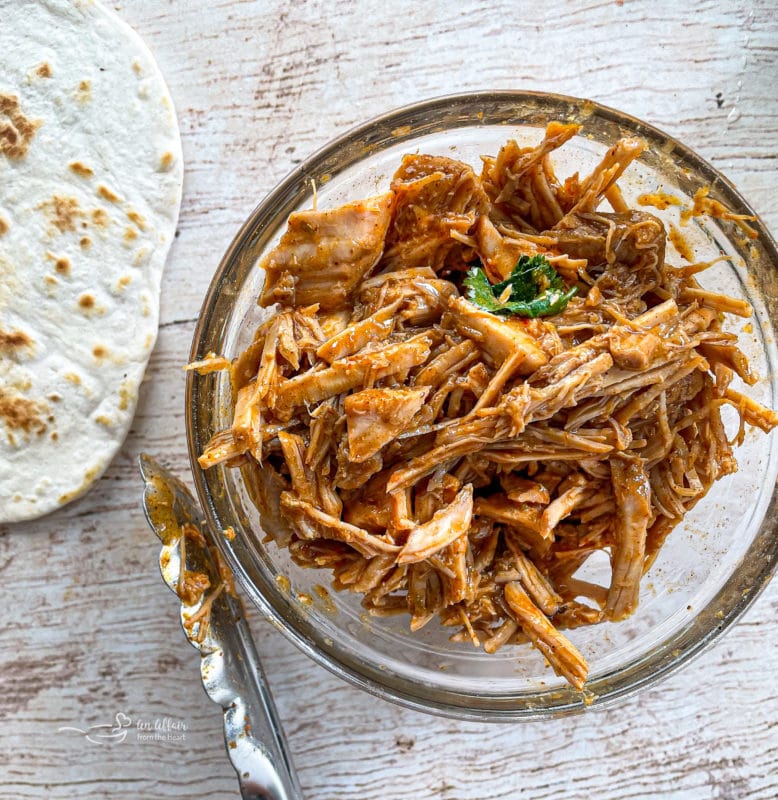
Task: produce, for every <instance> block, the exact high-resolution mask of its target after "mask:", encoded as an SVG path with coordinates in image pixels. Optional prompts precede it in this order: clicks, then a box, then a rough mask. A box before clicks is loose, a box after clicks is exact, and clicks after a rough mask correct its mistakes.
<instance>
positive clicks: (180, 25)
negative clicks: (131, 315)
mask: <svg viewBox="0 0 778 800" xmlns="http://www.w3.org/2000/svg"><path fill="white" fill-rule="evenodd" d="M10 2H14V0H0V19H1V17H2V8H3V6H4V5H5V4H6V3H10ZM537 5H538V6H540V4H537ZM115 8H116V9H117V11H118V12H119V14H120V15H121V16H122V17H123V18H124V19H125V20H126V21H127V22H129V23H130V24H131V25H133V26H134V27H135V28H136V29H137V30H138V31H139V32H140V34H141V35H142V36H143V37H144V38H145V39H146V41H147V42H148V44H149V46H150V47H151V48H152V50H153V51H154V53H155V55H156V57H157V59H158V61H159V64H160V66H161V68H162V71H163V73H164V74H165V76H166V78H167V80H168V83H169V85H170V89H171V91H172V94H173V97H174V99H175V102H176V104H177V110H178V114H179V119H180V124H181V130H182V133H183V137H184V152H185V157H186V166H187V173H186V182H185V194H184V203H183V208H182V213H181V221H180V226H179V235H178V238H177V240H176V242H175V244H174V247H173V250H172V252H171V255H170V259H169V262H168V266H167V271H166V274H165V278H164V283H163V295H162V313H161V327H160V335H159V341H158V343H157V346H156V350H155V352H154V355H153V357H152V360H151V364H150V367H149V371H148V380H147V381H146V382H145V384H144V386H143V387H142V391H141V397H140V404H139V408H138V413H137V416H136V419H135V422H134V424H133V427H132V431H131V433H130V436H129V438H128V440H127V443H126V445H125V447H124V448H123V449H122V451H121V453H120V454H119V456H118V457H117V458H116V460H115V462H114V463H113V465H112V466H111V468H110V469H109V470H108V472H107V474H106V475H105V476H104V478H103V479H102V480H101V481H100V482H99V483H98V484H97V485H96V486H95V487H94V489H93V490H92V491H91V492H90V493H89V494H88V496H86V497H85V498H83V499H82V500H80V501H78V502H76V503H74V504H72V505H71V506H68V507H67V508H65V509H63V510H62V511H60V512H59V513H57V514H55V515H52V516H50V517H47V518H45V519H42V520H39V521H37V522H34V523H28V524H24V525H17V526H5V527H1V528H0V605H1V606H2V608H3V612H4V614H3V617H4V624H3V625H2V627H1V629H0V720H2V725H0V796H2V797H8V798H17V797H18V798H32V797H36V798H37V797H40V796H43V795H45V796H47V797H51V798H70V797H76V796H77V797H82V798H102V797H108V796H113V797H131V798H145V797H149V798H151V797H154V798H167V797H170V798H173V797H206V796H207V797H211V798H230V797H235V796H236V795H237V792H236V786H237V784H236V782H235V779H234V776H233V774H232V769H231V767H230V765H229V762H228V760H227V758H226V756H225V753H224V750H223V743H222V733H221V720H220V712H219V710H218V709H217V707H216V706H214V705H213V704H211V703H210V701H208V700H207V698H206V696H205V694H204V692H203V691H202V688H201V686H200V684H199V680H198V673H197V668H198V665H197V660H198V657H197V654H196V653H195V651H194V650H192V649H191V648H190V647H189V646H188V645H187V644H186V643H185V641H184V638H183V635H182V633H181V630H180V628H179V624H178V621H177V615H176V604H175V600H174V598H173V596H172V595H171V594H170V593H169V592H168V591H167V589H166V588H165V587H164V586H163V584H162V582H161V580H160V578H159V576H158V574H157V571H156V566H155V565H156V559H157V555H158V545H157V544H156V541H155V539H154V538H153V536H152V534H151V533H150V532H149V531H148V529H147V528H146V525H145V522H144V520H143V518H142V515H141V511H140V506H139V490H140V486H139V479H138V475H137V470H136V458H137V455H138V453H139V452H140V451H141V450H148V451H149V452H152V453H155V454H160V455H162V456H164V458H165V460H166V461H167V462H168V463H169V464H170V465H171V466H172V467H173V468H174V469H176V470H177V471H178V472H179V473H180V474H182V475H183V474H185V472H186V469H187V459H186V453H185V441H184V422H183V389H184V378H183V374H182V372H181V370H180V367H181V364H182V363H184V362H185V361H186V358H187V353H188V349H189V343H190V339H191V335H192V331H193V328H194V319H195V318H196V316H197V313H198V310H199V305H200V302H201V299H202V297H203V294H204V292H205V289H206V287H207V284H208V281H209V279H210V276H211V274H212V272H213V270H214V268H215V267H216V264H217V263H218V260H219V258H220V255H221V253H222V252H223V251H224V249H225V248H226V246H227V245H228V243H229V241H230V239H231V238H232V236H233V234H234V233H235V231H236V230H237V228H238V226H239V225H240V223H241V222H242V220H243V219H244V218H245V217H246V215H247V214H248V212H249V211H250V210H251V208H252V207H253V206H254V205H255V204H256V203H257V202H258V201H259V200H260V199H261V198H262V197H263V196H264V195H265V194H266V192H268V191H269V190H270V189H271V188H272V186H273V185H274V184H275V183H276V182H277V181H278V180H279V179H280V178H282V177H283V175H284V174H285V173H287V172H288V171H289V170H290V169H291V168H292V167H293V166H294V165H295V164H297V163H299V162H300V160H302V159H303V158H305V157H306V156H307V155H308V154H309V153H311V152H312V151H313V150H315V149H316V148H318V147H319V146H321V145H322V144H324V143H325V142H326V141H328V140H329V139H331V138H332V137H333V136H335V135H337V134H340V133H342V132H343V130H344V129H346V128H348V127H350V126H352V125H354V124H356V123H359V122H362V121H364V120H366V119H367V118H369V117H371V116H373V115H375V114H377V113H380V112H383V111H387V110H389V109H391V108H393V107H396V106H398V105H402V104H405V103H408V102H411V101H415V100H419V99H422V98H425V97H430V96H435V95H440V94H445V93H450V92H454V91H464V90H468V89H489V88H525V89H536V90H547V91H554V92H561V93H568V94H573V95H578V96H584V97H591V98H593V99H595V100H598V101H600V102H603V103H606V104H609V105H612V106H615V107H618V108H620V109H623V110H624V111H627V112H629V113H632V114H634V115H636V116H639V117H642V118H644V119H647V120H649V121H651V122H652V123H654V124H655V125H657V126H658V127H660V128H663V129H664V130H665V131H667V132H668V133H670V134H672V135H674V136H677V137H679V138H680V139H681V140H683V141H684V142H686V143H687V144H689V145H690V146H691V147H693V148H694V149H696V150H697V151H698V152H699V153H700V154H701V155H703V156H704V157H706V158H707V159H709V160H710V161H711V162H712V163H713V164H714V165H716V166H717V167H719V168H720V169H721V170H722V171H724V173H725V174H726V175H727V176H728V177H729V178H730V179H732V181H733V182H734V183H735V184H736V185H737V186H738V187H739V188H740V190H741V191H742V193H743V194H744V195H745V197H746V198H747V199H748V200H749V201H750V202H751V203H752V205H753V206H754V207H755V208H756V209H757V210H758V211H759V213H760V214H762V215H763V217H764V219H765V221H766V222H767V224H768V227H770V228H771V229H772V230H773V231H777V230H778V192H776V190H775V189H776V183H777V182H778V99H777V94H776V84H777V83H778V14H776V6H775V3H773V2H767V1H766V0H760V1H759V2H749V3H741V2H732V3H728V4H722V3H719V2H714V1H713V0H692V2H687V3H678V2H675V1H674V0H673V1H665V0H663V1H662V2H630V0H626V1H625V2H624V3H623V4H619V3H616V2H592V1H591V0H590V1H589V2H578V3H569V4H568V3H560V2H548V3H545V4H542V8H540V7H536V4H534V3H515V2H507V0H503V1H502V2H500V0H493V1H492V2H488V3H487V2H476V1H475V0H461V2H459V3H457V4H453V3H418V2H408V1H407V0H393V1H392V2H387V0H357V1H356V2H352V3H338V4H336V3H331V2H318V1H315V0H309V1H302V2H301V1H299V0H297V1H295V0H286V2H280V1H279V0H266V2H239V1H238V0H213V1H212V2H206V0H179V1H178V2H176V1H175V0H171V1H170V2H168V1H167V0H165V1H164V2H163V0H127V2H125V3H122V4H119V5H115ZM7 35H9V32H8V31H6V30H5V29H3V28H2V27H1V23H0V44H1V43H2V39H3V37H4V36H7ZM0 81H1V77H0ZM777 620H778V586H777V585H776V584H775V583H774V584H773V585H772V586H770V587H768V588H767V590H766V591H765V592H764V594H763V595H762V596H761V598H760V599H759V600H758V602H757V603H756V604H755V606H754V607H753V608H752V609H751V611H750V612H749V613H748V614H747V615H746V616H745V617H744V619H743V620H742V621H741V622H740V623H739V624H738V625H737V626H736V627H735V628H734V629H733V630H732V631H731V632H730V633H729V634H728V635H727V636H726V637H725V638H724V639H723V640H721V641H720V642H718V643H717V644H716V645H715V646H714V647H713V648H712V649H710V650H709V651H707V652H706V653H705V654H703V655H702V656H701V657H700V658H698V659H697V660H696V661H695V662H694V663H693V664H692V665H691V666H688V667H687V668H686V669H684V670H683V671H681V672H680V673H678V674H676V675H674V676H673V677H671V678H670V679H668V680H666V681H665V682H664V683H662V684H661V685H660V686H658V687H656V688H654V689H652V690H649V691H646V692H644V693H642V694H640V695H639V696H637V697H635V698H632V699H631V700H629V701H627V702H626V703H624V704H622V705H621V706H619V707H617V708H614V709H610V710H605V711H601V712H597V713H590V714H585V715H582V716H579V717H574V718H567V719H556V720H548V721H543V722H536V723H526V724H521V725H514V726H490V725H485V724H474V723H457V722H453V721H448V720H440V719H437V718H434V717H430V716H426V715H423V714H419V713H414V712H410V711H406V710H403V709H400V708H398V707H395V706H393V705H390V704H388V703H385V702H382V701H380V700H377V699H374V698H372V697H370V696H368V695H367V694H364V693H361V692H358V691H357V690H355V689H352V688H351V687H350V686H347V685H346V684H344V683H343V682H341V681H338V680H336V679H335V678H333V677H332V676H330V675H329V674H328V673H326V672H325V671H323V670H322V669H320V668H319V667H317V666H315V665H314V664H313V663H312V662H310V661H309V660H308V659H306V658H305V657H304V656H302V655H301V654H300V653H298V652H297V651H296V650H295V649H294V648H293V647H292V646H291V645H290V644H288V643H287V642H286V640H284V639H283V638H282V637H281V635H280V634H278V633H277V632H276V631H275V630H273V629H271V628H270V626H269V625H267V624H266V623H264V622H263V621H262V620H260V619H258V618H256V619H253V620H252V623H253V627H254V630H255V632H256V637H257V641H258V644H259V648H260V651H261V653H262V655H263V658H264V660H265V662H266V666H267V672H268V676H269V679H270V682H271V684H272V687H273V690H274V693H275V696H276V698H277V702H278V706H279V708H280V712H281V716H282V718H283V719H284V720H285V722H286V728H287V732H288V735H289V739H290V742H291V748H292V752H293V757H294V759H295V762H296V764H297V766H298V769H299V771H300V778H301V782H302V785H303V787H304V789H305V792H306V797H309V798H317V800H318V799H319V798H328V799H329V798H343V799H344V800H378V798H381V800H385V799H386V798H414V799H418V800H422V799H424V798H440V800H465V799H468V800H469V799H472V800H483V799H484V798H532V799H533V800H535V799H537V800H542V799H544V798H549V799H550V798H553V799H554V800H563V799H564V798H571V799H572V798H586V797H598V798H649V797H663V798H675V799H677V800H697V799H698V798H710V799H711V800H712V799H713V798H726V799H727V800H730V799H731V800H734V799H735V798H773V797H775V796H776V795H778V725H776V719H777V718H778V690H777V689H776V683H775V678H776V671H777V668H778V661H777V660H776V656H775V649H776V644H777V643H778V621H777ZM119 711H121V712H124V713H126V714H127V715H129V716H130V717H131V718H133V719H135V720H137V719H138V718H141V719H144V720H151V721H153V720H154V719H157V718H165V717H169V718H172V719H175V720H181V721H183V722H184V723H185V724H186V726H187V730H186V738H185V741H183V742H167V743H161V742H156V743H141V742H138V741H136V740H135V739H134V738H133V737H132V736H130V737H128V739H127V741H125V742H124V743H123V744H121V745H114V746H107V745H94V744H89V743H88V742H86V741H85V740H83V739H82V738H81V737H79V736H78V735H77V734H74V733H67V732H62V733H58V732H57V729H58V728H59V727H60V726H67V725H70V726H77V727H82V728H84V727H86V726H89V725H92V724H98V723H111V722H113V719H114V715H115V714H116V713H117V712H119Z"/></svg>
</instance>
